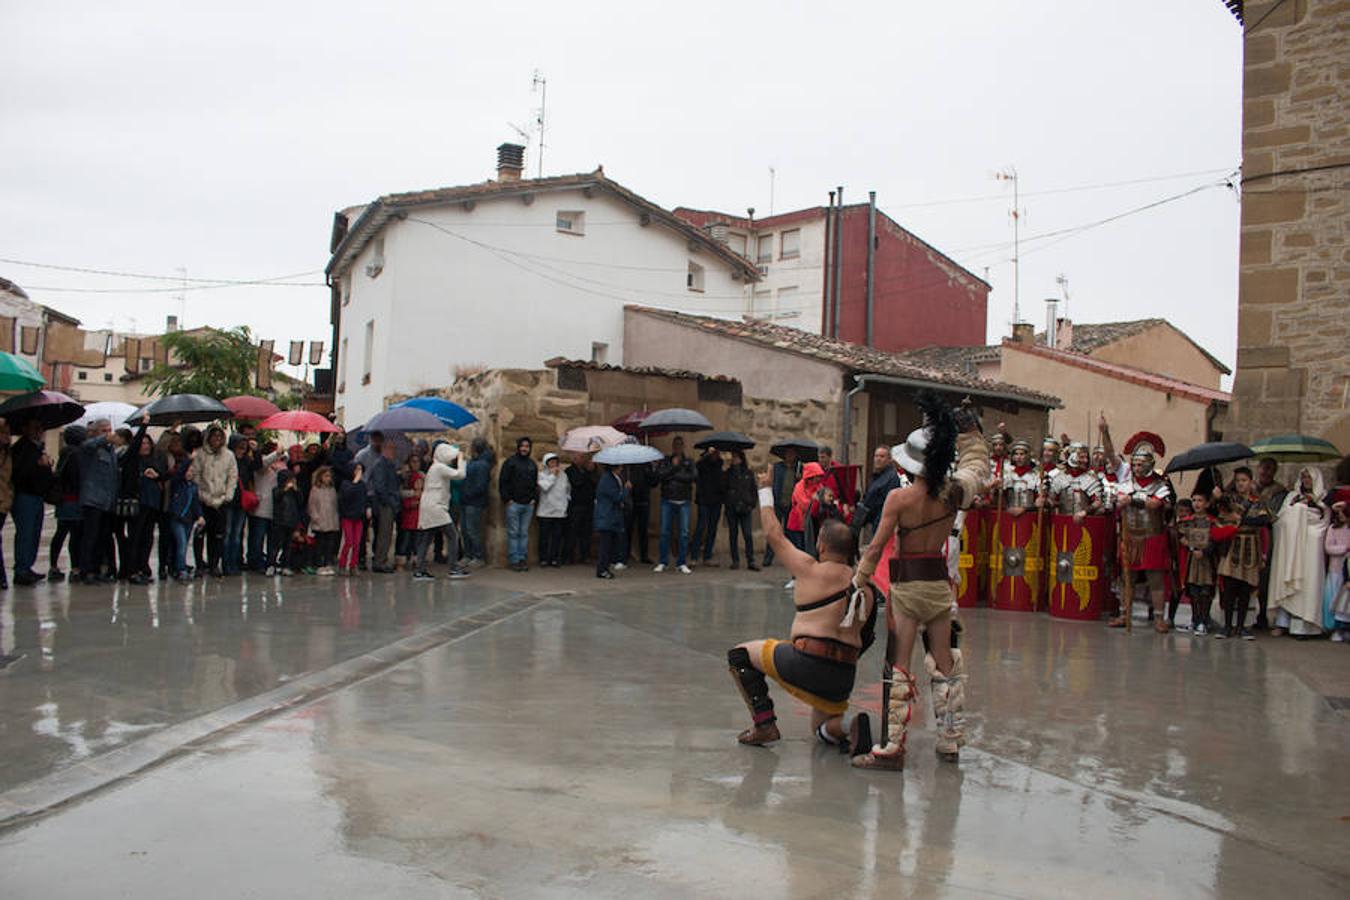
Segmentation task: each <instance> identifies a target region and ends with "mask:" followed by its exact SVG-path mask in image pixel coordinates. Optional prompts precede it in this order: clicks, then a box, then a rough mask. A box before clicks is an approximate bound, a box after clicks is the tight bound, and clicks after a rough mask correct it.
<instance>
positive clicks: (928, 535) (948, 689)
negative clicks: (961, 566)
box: [853, 392, 989, 770]
mask: <svg viewBox="0 0 1350 900" xmlns="http://www.w3.org/2000/svg"><path fill="white" fill-rule="evenodd" d="M917 405H918V407H919V409H920V410H921V411H922V412H923V414H924V425H923V427H921V428H918V429H916V430H915V431H913V432H911V433H910V435H909V437H908V438H907V439H906V440H905V443H904V444H902V445H901V446H899V447H897V448H895V449H894V450H893V451H892V454H893V455H894V457H895V462H896V465H898V466H900V467H901V468H902V469H904V470H905V471H906V472H908V473H909V476H910V477H911V478H912V479H913V484H911V485H910V486H909V487H906V488H901V489H900V490H895V491H891V493H890V495H889V496H887V498H886V504H885V506H884V507H883V508H882V513H881V524H880V525H878V526H877V533H876V535H875V536H874V537H873V538H872V542H871V543H870V544H869V545H868V546H867V550H866V551H865V552H864V553H863V557H862V561H861V562H860V563H859V564H858V570H857V572H856V573H855V574H854V576H853V583H854V584H855V585H856V586H857V587H858V588H859V589H862V588H864V587H865V586H867V585H868V584H870V582H871V578H872V573H873V572H875V571H876V567H877V562H878V561H879V560H880V558H881V554H882V551H883V549H884V548H885V547H886V544H887V542H888V541H889V540H890V539H891V536H892V535H894V537H895V557H894V559H892V561H891V597H890V599H891V602H890V603H889V604H888V605H887V609H886V618H887V622H886V625H887V628H888V629H889V632H890V637H891V639H892V640H893V641H894V645H893V646H894V649H895V650H896V652H895V654H894V656H893V657H890V658H891V659H892V661H893V663H894V669H893V674H892V676H891V679H890V682H889V683H887V684H883V686H882V687H883V691H882V693H883V696H884V697H885V701H884V703H885V707H886V708H885V710H884V711H883V714H884V715H885V717H886V742H885V743H884V744H883V745H878V746H874V747H873V748H872V751H871V752H870V753H865V754H861V755H858V756H855V757H854V758H853V765H855V766H857V767H859V768H864V769H894V770H898V769H903V768H904V767H905V742H906V737H907V734H908V728H909V720H910V717H911V715H912V714H913V708H914V702H915V700H916V699H917V696H916V686H915V681H914V676H913V675H911V674H910V673H909V669H908V668H907V667H908V666H909V664H910V659H911V657H912V656H913V653H914V641H915V638H916V637H917V636H918V633H919V628H920V626H923V627H925V628H926V629H927V636H928V640H927V645H928V648H929V653H928V654H926V655H925V658H924V663H925V665H926V667H927V669H928V674H929V677H930V679H931V682H932V686H933V713H934V715H935V716H936V718H937V731H938V739H937V752H938V756H939V757H941V758H942V759H946V760H951V761H955V760H956V758H957V755H958V753H959V751H960V749H961V745H962V744H964V743H965V735H964V732H963V731H962V725H963V715H962V712H963V709H964V706H965V688H964V682H965V667H964V663H963V661H962V659H961V652H960V651H959V650H954V649H952V646H951V632H952V618H951V615H952V614H951V607H952V593H951V586H950V584H949V582H948V580H947V579H948V573H947V560H946V556H945V554H944V553H943V545H944V543H945V542H946V540H947V538H948V536H949V535H950V534H951V528H952V521H953V520H954V519H955V517H956V513H957V510H959V509H963V508H966V507H968V506H970V504H971V503H972V502H973V501H974V499H975V497H976V495H977V494H978V493H979V491H980V490H981V488H982V487H983V486H984V485H985V484H986V482H987V480H988V478H989V446H988V444H986V443H985V440H984V437H983V435H981V434H980V432H979V423H978V421H977V420H976V419H975V417H974V416H973V415H971V414H969V413H966V412H965V411H962V413H961V417H962V419H963V420H964V421H963V422H962V423H961V425H962V428H961V431H960V433H959V434H958V425H957V417H956V416H955V415H953V413H952V410H951V407H949V406H948V405H947V404H946V403H945V402H944V401H943V400H941V399H940V398H939V397H937V396H936V395H934V394H930V393H927V392H924V393H921V394H920V395H919V396H918V398H917ZM953 464H955V467H956V468H955V471H954V472H952V471H951V470H952V466H953ZM949 472H950V473H951V475H950V478H949V477H948V473H949ZM887 649H888V651H889V650H890V649H892V648H891V647H888V648H887ZM888 656H889V654H888Z"/></svg>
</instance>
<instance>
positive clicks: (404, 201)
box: [324, 168, 759, 281]
mask: <svg viewBox="0 0 1350 900" xmlns="http://www.w3.org/2000/svg"><path fill="white" fill-rule="evenodd" d="M576 188H582V189H585V188H591V189H596V190H603V191H608V192H609V193H611V194H613V195H614V196H616V197H618V198H619V199H620V200H622V201H624V202H625V203H627V204H629V205H630V206H632V207H634V208H635V209H637V210H638V211H639V213H641V214H642V215H643V216H647V217H650V219H651V220H654V221H656V222H660V223H661V224H663V225H665V226H666V227H667V228H669V229H671V230H672V231H675V232H676V233H678V234H679V235H680V236H681V237H684V238H686V239H688V240H690V241H697V242H698V243H699V244H701V245H703V246H704V247H705V248H707V249H709V250H711V251H712V253H713V255H714V256H717V257H719V258H721V259H722V261H723V262H725V263H726V264H727V265H729V266H731V267H732V268H734V269H735V270H736V271H737V272H739V273H740V274H741V275H742V276H743V277H744V278H746V280H748V281H758V280H759V269H758V268H757V267H756V266H755V264H754V263H752V262H751V261H750V260H748V259H746V258H745V257H744V256H741V255H740V254H739V253H737V252H735V251H734V250H732V249H731V248H730V247H728V246H726V245H725V244H722V243H719V242H717V241H715V240H713V238H712V236H711V235H709V234H708V233H707V232H705V231H703V230H702V229H700V228H696V227H694V226H693V225H691V224H690V223H688V222H686V221H685V220H684V219H681V218H679V217H678V216H676V215H674V214H673V213H671V212H669V211H668V210H666V209H663V208H662V207H660V206H657V205H656V204H655V203H652V202H651V201H650V200H648V199H646V198H645V197H642V196H639V195H638V194H636V193H634V192H633V191H630V190H629V189H628V188H626V187H624V186H623V185H621V184H619V183H618V182H617V181H614V180H613V179H611V178H608V177H606V176H605V173H604V169H603V168H600V169H596V170H595V171H594V172H581V173H578V174H575V175H555V176H551V177H549V178H523V179H521V180H519V181H482V182H479V183H477V184H467V185H461V186H459V187H445V188H434V189H431V190H424V191H406V192H404V193H399V194H385V195H384V196H382V197H380V198H379V199H377V200H375V201H374V202H372V203H370V204H368V205H366V206H365V207H362V208H361V214H360V215H359V216H358V217H357V219H356V221H355V222H353V223H352V224H351V227H350V228H349V229H348V230H347V231H346V232H345V234H342V236H341V238H338V237H337V232H335V234H334V235H333V237H334V239H335V246H334V248H333V251H332V258H331V259H329V261H328V265H327V267H325V269H324V272H325V274H328V275H332V274H334V273H335V272H339V271H341V270H343V269H345V268H346V267H347V266H349V265H351V263H352V261H353V260H355V259H356V257H357V255H358V254H359V253H360V252H361V250H362V248H364V247H365V246H366V244H367V243H369V242H370V241H371V240H373V239H374V238H375V236H376V235H378V234H379V233H380V231H381V229H383V228H384V225H385V223H386V222H388V221H389V220H390V219H391V218H394V217H395V216H398V215H399V214H400V213H402V214H405V215H406V213H407V211H408V210H410V209H416V208H419V207H426V206H444V205H447V204H451V203H463V202H465V201H471V200H478V199H492V198H495V197H509V196H520V195H524V194H535V193H542V192H545V191H560V190H571V189H576Z"/></svg>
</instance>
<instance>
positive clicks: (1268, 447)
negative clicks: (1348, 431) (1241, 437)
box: [1251, 434, 1341, 462]
mask: <svg viewBox="0 0 1350 900" xmlns="http://www.w3.org/2000/svg"><path fill="white" fill-rule="evenodd" d="M1251 449H1252V456H1258V457H1259V456H1269V457H1270V458H1271V459H1274V460H1276V461H1277V462H1326V461H1327V460H1331V459H1340V458H1341V451H1339V450H1337V449H1336V445H1335V444H1333V443H1331V441H1324V440H1322V439H1321V438H1316V437H1311V436H1309V435H1306V434H1277V435H1275V436H1274V437H1268V438H1262V439H1261V440H1259V441H1257V442H1256V443H1254V444H1252V445H1251Z"/></svg>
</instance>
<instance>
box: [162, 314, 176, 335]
mask: <svg viewBox="0 0 1350 900" xmlns="http://www.w3.org/2000/svg"><path fill="white" fill-rule="evenodd" d="M177 330H178V317H177V316H169V318H168V320H167V321H166V322H165V323H164V333H165V334H172V333H173V332H175V331H177Z"/></svg>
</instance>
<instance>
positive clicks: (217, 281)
mask: <svg viewBox="0 0 1350 900" xmlns="http://www.w3.org/2000/svg"><path fill="white" fill-rule="evenodd" d="M0 263H8V264H9V265H12V266H28V267H29V268H33V269H52V270H55V271H58V272H80V273H82V274H86V275H112V276H115V277H118V278H144V279H146V280H147V281H172V282H174V283H175V284H181V283H182V282H185V281H186V282H188V283H192V284H209V285H213V286H214V285H228V284H241V285H247V284H268V283H272V282H277V281H288V280H290V279H292V278H305V277H307V276H310V275H319V274H322V272H323V270H322V269H313V270H311V271H308V272H295V273H293V274H291V275H276V276H273V277H271V278H188V277H187V276H185V275H149V274H146V273H143V272H118V271H116V270H113V269H89V268H85V267H83V266H59V265H56V264H54V263H40V262H31V261H29V260H24V259H6V258H3V257H0ZM313 284H321V282H313ZM46 290H51V289H50V288H46ZM175 290H177V288H175Z"/></svg>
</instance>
